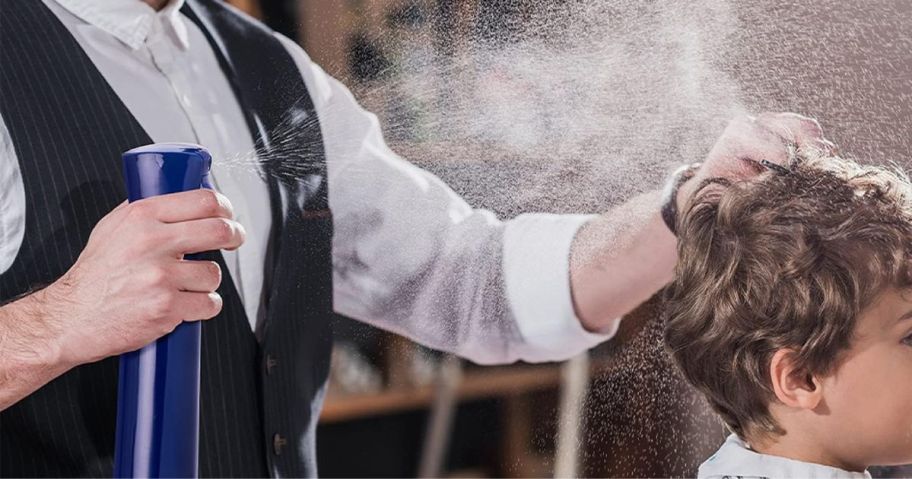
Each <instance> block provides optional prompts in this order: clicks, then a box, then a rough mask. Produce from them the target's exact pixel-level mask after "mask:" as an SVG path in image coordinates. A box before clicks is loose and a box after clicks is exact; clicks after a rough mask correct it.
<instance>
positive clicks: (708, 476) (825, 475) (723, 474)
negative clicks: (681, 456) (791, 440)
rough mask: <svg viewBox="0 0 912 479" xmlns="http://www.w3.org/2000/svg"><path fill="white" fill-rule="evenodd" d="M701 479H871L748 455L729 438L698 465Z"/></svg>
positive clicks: (740, 443)
mask: <svg viewBox="0 0 912 479" xmlns="http://www.w3.org/2000/svg"><path fill="white" fill-rule="evenodd" d="M697 477H698V478H700V479H735V478H739V479H742V478H743V479H747V478H768V479H786V478H795V479H799V478H800V479H837V478H838V479H871V474H870V473H868V472H867V471H865V472H863V473H862V472H850V471H845V470H842V469H838V468H835V467H830V466H824V465H821V464H813V463H810V462H802V461H795V460H793V459H787V458H784V457H779V456H770V455H768V454H759V453H757V452H754V451H751V450H750V448H749V447H748V446H747V444H745V443H744V441H742V440H741V439H739V438H738V436H736V435H734V434H732V435H730V436H728V439H726V440H725V443H724V444H722V447H720V448H719V450H718V451H716V453H715V454H713V455H712V456H711V457H710V458H709V459H707V460H706V462H704V463H703V464H701V465H700V470H699V471H698V472H697Z"/></svg>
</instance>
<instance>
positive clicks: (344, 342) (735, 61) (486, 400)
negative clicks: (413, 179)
mask: <svg viewBox="0 0 912 479" xmlns="http://www.w3.org/2000/svg"><path fill="white" fill-rule="evenodd" d="M231 3H233V4H235V5H236V6H238V7H239V8H241V9H243V10H245V11H246V12H248V13H250V14H251V15H253V16H255V17H257V18H260V19H262V20H263V21H264V22H266V23H267V24H268V25H269V26H271V27H272V28H273V29H275V30H277V31H279V32H281V33H283V34H285V35H287V36H288V37H290V38H293V39H295V40H297V41H298V42H299V43H300V44H301V45H302V47H303V48H304V50H305V51H306V52H307V53H308V54H309V55H310V57H311V58H312V59H313V60H314V61H315V62H317V63H318V64H319V65H321V66H322V67H323V68H324V69H325V70H326V71H327V72H328V73H329V74H331V75H332V76H334V77H336V78H338V79H339V80H341V81H342V82H343V83H345V84H346V85H347V86H348V87H349V88H350V89H351V90H352V91H353V93H354V94H355V96H356V97H357V98H358V99H359V101H360V102H361V103H362V104H363V105H364V106H365V108H367V109H368V110H370V111H372V112H374V113H376V114H377V115H378V117H379V118H380V121H381V123H382V124H383V125H384V129H385V133H386V138H387V141H388V142H389V143H390V145H391V146H392V148H393V149H394V150H395V151H397V152H398V153H400V154H401V155H402V156H404V157H405V158H407V159H408V160H409V161H412V162H414V163H416V164H418V165H419V166H421V167H424V168H426V169H429V170H430V171H432V172H434V173H436V174H437V175H439V176H440V177H442V178H443V179H444V180H445V181H446V182H447V183H448V184H450V185H451V186H452V187H453V188H454V189H455V190H457V191H458V192H459V193H460V194H462V195H464V196H465V197H466V199H467V200H468V201H469V202H470V203H471V204H473V206H476V207H483V208H489V209H491V210H493V211H495V212H497V213H498V214H499V215H500V216H501V217H502V218H509V217H512V216H515V215H516V214H520V213H523V212H527V211H546V212H586V213H592V212H599V211H604V210H607V209H609V208H610V207H612V206H613V205H616V204H618V203H619V202H622V201H624V200H626V199H628V198H630V197H631V196H633V195H635V194H636V193H638V192H642V191H647V190H649V189H652V188H655V187H657V186H658V185H660V184H661V182H662V178H663V177H664V176H665V175H666V174H667V173H668V171H669V169H671V168H673V167H674V166H675V165H677V164H680V163H683V162H685V161H696V160H698V159H699V158H701V155H702V154H705V152H706V151H708V148H709V146H710V145H711V143H712V140H713V138H715V137H716V136H718V135H719V134H720V133H721V130H722V128H723V127H724V125H725V122H726V121H727V120H728V119H729V118H730V117H731V116H732V115H734V114H738V113H742V112H757V111H764V110H772V111H795V112H800V113H803V114H807V115H811V116H815V117H817V118H818V119H819V120H820V122H821V123H822V124H823V126H824V128H825V130H826V131H827V133H828V136H829V137H830V138H831V139H833V140H834V141H836V142H837V143H838V144H839V145H840V146H841V147H842V149H843V151H844V152H845V153H847V154H848V155H849V156H854V157H857V158H859V159H860V160H862V161H865V162H874V163H888V162H889V163H896V164H899V165H901V166H904V167H908V166H909V165H908V157H909V155H908V151H909V149H908V147H909V134H908V127H907V125H908V124H909V119H910V109H912V106H910V105H912V103H910V95H912V58H910V53H909V52H910V51H912V41H910V32H909V28H908V25H910V24H912V23H910V22H912V2H896V1H892V0H870V1H863V0H846V1H843V0H820V1H815V2H797V1H791V2H786V1H770V0H761V1H721V0H720V1H716V0H701V1H693V2H659V1H649V0H645V1H611V0H577V1H572V0H232V1H231ZM329 114H332V112H330V113H329ZM661 310H662V306H661V300H660V298H654V299H653V300H652V301H650V302H648V303H647V304H645V305H643V306H642V307H641V308H639V309H638V310H637V311H636V312H634V313H633V314H631V315H630V316H629V317H628V318H626V319H625V320H624V322H623V327H622V330H621V331H620V332H619V334H618V336H617V337H616V338H614V339H613V340H611V341H609V342H608V343H606V344H604V345H602V346H600V347H598V348H596V349H595V350H593V351H591V353H590V354H589V355H587V356H585V357H579V358H575V359H573V360H571V361H569V362H566V363H562V364H545V365H528V364H516V365H510V366H498V367H485V368H482V367H477V366H474V365H472V364H468V363H465V362H462V361H460V360H458V359H455V358H452V357H448V356H446V355H441V354H439V353H436V352H433V351H429V350H426V349H423V348H421V347H419V346H417V345H415V344H413V343H410V342H409V341H408V340H405V339H403V338H400V337H397V336H395V335H392V334H389V333H384V332H381V331H377V330H374V329H372V328H369V327H367V326H363V325H360V324H359V323H355V322H353V321H350V320H348V319H346V318H341V317H340V318H337V321H336V324H335V333H336V348H335V352H334V356H333V369H332V378H331V386H330V393H329V395H328V398H327V400H326V405H325V408H324V411H323V415H322V417H321V422H320V430H319V432H318V454H319V464H320V473H321V475H323V476H327V477H362V476H363V477H406V476H424V477H431V476H434V477H436V476H458V477H531V476H535V477H540V476H559V477H563V476H603V477H604V476H609V477H671V476H693V475H694V474H695V473H696V468H697V466H698V465H699V464H700V462H702V460H704V459H705V458H707V457H708V456H709V455H710V454H711V453H712V452H714V451H715V449H716V448H717V447H718V446H719V444H720V443H721V442H722V440H723V439H724V437H725V435H726V434H725V432H724V430H723V428H722V427H721V425H720V423H719V422H718V421H717V420H716V419H715V418H714V417H713V416H712V414H711V413H710V412H709V411H708V410H707V407H706V405H705V404H704V402H703V401H702V399H701V398H699V397H698V396H697V395H695V394H694V393H693V392H692V391H690V390H689V389H688V388H687V387H686V385H684V384H683V383H682V382H681V381H680V380H679V379H678V377H677V375H676V373H675V371H674V370H673V368H672V367H671V366H670V365H669V364H668V362H667V359H666V358H665V356H664V354H663V352H662V346H661V344H660V341H659V338H660V334H659V331H660V322H661ZM441 320H446V318H441ZM707 367H715V365H707ZM874 472H875V475H878V476H884V477H888V476H897V477H898V476H899V475H901V474H903V470H902V469H895V468H894V469H876V470H874ZM905 473H906V475H908V474H910V471H909V470H905Z"/></svg>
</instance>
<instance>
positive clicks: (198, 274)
mask: <svg viewBox="0 0 912 479" xmlns="http://www.w3.org/2000/svg"><path fill="white" fill-rule="evenodd" d="M170 275H171V280H172V284H173V285H174V286H175V287H176V288H178V289H179V290H181V291H187V292H194V293H212V292H215V290H217V289H218V287H219V285H220V284H221V282H222V269H221V268H220V267H219V265H218V263H216V262H214V261H190V260H181V261H180V262H178V263H177V264H175V265H174V267H173V268H171V270H170Z"/></svg>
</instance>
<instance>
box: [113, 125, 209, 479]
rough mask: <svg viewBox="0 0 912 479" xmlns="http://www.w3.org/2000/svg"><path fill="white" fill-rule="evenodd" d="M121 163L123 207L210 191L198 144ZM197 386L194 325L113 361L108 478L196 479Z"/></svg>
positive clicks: (141, 153)
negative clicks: (116, 371) (116, 365)
mask: <svg viewBox="0 0 912 479" xmlns="http://www.w3.org/2000/svg"><path fill="white" fill-rule="evenodd" d="M123 164H124V177H125V179H126V183H127V193H128V195H129V199H130V202H131V203H132V202H134V201H137V200H141V199H143V198H148V197H150V196H157V195H165V194H168V193H177V192H181V191H188V190H196V189H200V188H211V187H212V186H211V184H210V182H209V168H210V166H211V164H212V157H211V156H210V155H209V152H208V151H206V149H205V148H203V147H201V146H197V145H191V144H180V143H161V144H154V145H148V146H143V147H139V148H135V149H132V150H130V151H128V152H126V153H124V154H123ZM187 259H193V255H189V256H187ZM199 384H200V323H199V322H198V321H196V322H185V323H182V324H180V325H179V326H178V327H177V328H176V329H175V330H174V331H173V332H171V333H170V334H168V335H166V336H164V337H162V338H160V339H158V340H157V341H155V342H154V343H152V344H149V345H147V346H145V347H143V348H142V349H140V350H138V351H133V352H130V353H126V354H123V355H121V356H120V382H119V384H118V397H117V433H116V444H115V451H114V477H188V478H195V477H197V475H198V462H199V453H198V449H199Z"/></svg>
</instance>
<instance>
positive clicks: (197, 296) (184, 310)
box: [177, 293, 222, 321]
mask: <svg viewBox="0 0 912 479" xmlns="http://www.w3.org/2000/svg"><path fill="white" fill-rule="evenodd" d="M179 294H180V295H179V296H178V299H177V307H178V308H179V311H181V319H183V320H184V321H199V320H203V319H211V318H214V317H215V316H217V315H218V314H219V313H220V312H221V311H222V297H221V296H220V295H219V294H218V293H179Z"/></svg>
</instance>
